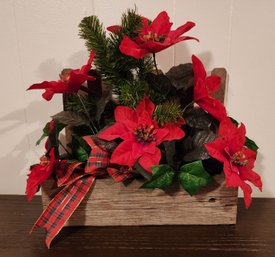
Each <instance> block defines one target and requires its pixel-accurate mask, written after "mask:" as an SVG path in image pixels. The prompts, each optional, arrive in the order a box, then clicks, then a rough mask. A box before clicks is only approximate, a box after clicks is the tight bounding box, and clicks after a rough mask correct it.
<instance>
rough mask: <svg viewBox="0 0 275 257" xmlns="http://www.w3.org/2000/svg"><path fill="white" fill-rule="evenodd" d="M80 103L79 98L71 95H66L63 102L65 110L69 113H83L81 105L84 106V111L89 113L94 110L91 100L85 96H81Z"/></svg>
mask: <svg viewBox="0 0 275 257" xmlns="http://www.w3.org/2000/svg"><path fill="white" fill-rule="evenodd" d="M81 97H82V102H83V103H81V101H80V99H79V97H78V96H76V95H74V94H71V95H68V96H67V98H66V101H65V102H64V107H65V110H67V111H71V112H82V113H85V109H84V107H83V104H85V108H86V110H88V111H89V112H90V111H91V110H92V109H93V108H95V103H92V102H91V100H89V99H88V97H87V96H81Z"/></svg>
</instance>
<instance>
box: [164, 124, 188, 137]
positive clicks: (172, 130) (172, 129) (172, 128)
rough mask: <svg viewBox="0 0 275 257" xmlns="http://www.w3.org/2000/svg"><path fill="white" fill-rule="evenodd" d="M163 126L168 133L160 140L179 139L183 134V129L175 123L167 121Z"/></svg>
mask: <svg viewBox="0 0 275 257" xmlns="http://www.w3.org/2000/svg"><path fill="white" fill-rule="evenodd" d="M164 128H165V129H167V130H168V133H167V134H166V136H165V137H164V138H163V139H162V141H169V140H179V139H181V138H183V137H184V136H185V133H184V131H183V130H182V129H181V128H179V127H178V126H176V125H175V124H170V123H168V124H166V125H165V126H164Z"/></svg>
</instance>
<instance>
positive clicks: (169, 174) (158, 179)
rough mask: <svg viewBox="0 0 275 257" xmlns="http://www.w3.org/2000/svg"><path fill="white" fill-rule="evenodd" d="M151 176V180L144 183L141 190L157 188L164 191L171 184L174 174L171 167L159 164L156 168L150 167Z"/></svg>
mask: <svg viewBox="0 0 275 257" xmlns="http://www.w3.org/2000/svg"><path fill="white" fill-rule="evenodd" d="M152 171H153V176H152V179H151V180H149V181H147V182H145V183H144V184H143V185H142V186H141V187H142V188H159V189H164V188H166V187H168V186H169V185H171V184H172V182H173V178H174V176H175V172H174V171H173V169H172V168H171V166H169V165H167V164H161V165H158V166H152Z"/></svg>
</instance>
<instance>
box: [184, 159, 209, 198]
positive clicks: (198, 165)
mask: <svg viewBox="0 0 275 257" xmlns="http://www.w3.org/2000/svg"><path fill="white" fill-rule="evenodd" d="M210 181H211V176H210V175H209V174H208V173H207V171H206V170H205V169H204V167H203V165H202V161H195V162H191V163H188V164H185V165H183V166H181V168H180V173H179V182H180V184H181V186H182V187H183V188H184V189H185V190H186V191H187V192H188V193H189V194H190V195H194V194H196V193H197V192H198V190H199V189H200V188H201V187H204V186H206V185H207V184H208V183H209V182H210Z"/></svg>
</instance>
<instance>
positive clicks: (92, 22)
mask: <svg viewBox="0 0 275 257" xmlns="http://www.w3.org/2000/svg"><path fill="white" fill-rule="evenodd" d="M140 25H141V17H140V16H139V15H138V14H137V13H136V11H135V10H127V11H126V12H125V13H124V14H123V15H122V19H121V30H120V31H119V30H117V31H116V32H115V33H110V35H109V36H107V35H106V32H105V29H104V27H103V25H102V23H100V21H99V19H98V17H96V16H89V17H85V18H84V19H83V20H82V21H81V23H80V24H79V29H80V30H79V35H80V37H81V38H83V39H84V40H85V45H86V47H87V49H88V50H89V51H91V50H95V51H96V57H95V59H94V64H95V65H96V67H97V70H98V71H99V72H100V73H101V74H102V75H103V79H104V80H105V82H107V83H108V85H109V87H111V88H112V90H113V92H114V93H115V94H117V95H118V97H119V100H120V101H121V102H123V103H127V102H128V101H129V100H128V96H129V95H130V94H131V93H132V90H133V89H132V88H131V87H130V85H132V86H133V87H135V86H136V82H135V81H144V80H145V77H146V74H147V73H149V72H150V71H152V67H153V62H152V59H151V57H148V56H147V57H145V58H142V59H136V58H133V57H129V56H126V55H124V54H122V53H121V52H120V50H119V45H120V43H121V40H122V38H123V36H124V35H125V34H127V35H128V36H130V37H135V36H136V33H137V31H138V29H139V27H140ZM144 86H145V83H144ZM127 90H129V91H128V92H127Z"/></svg>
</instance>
